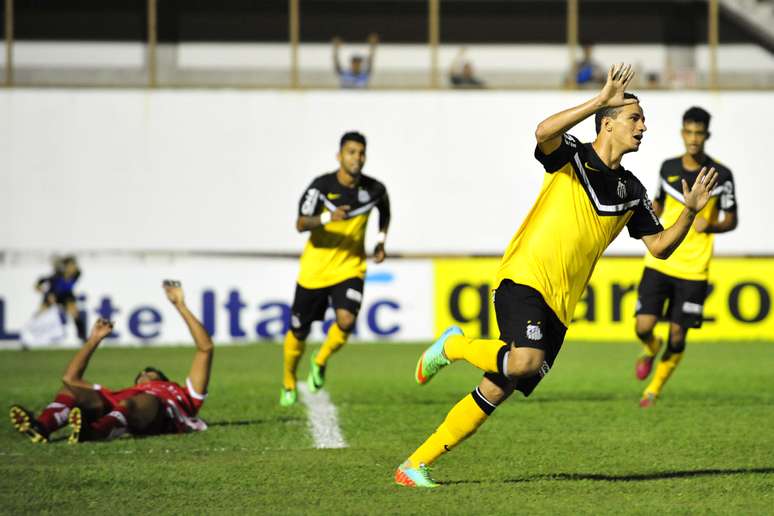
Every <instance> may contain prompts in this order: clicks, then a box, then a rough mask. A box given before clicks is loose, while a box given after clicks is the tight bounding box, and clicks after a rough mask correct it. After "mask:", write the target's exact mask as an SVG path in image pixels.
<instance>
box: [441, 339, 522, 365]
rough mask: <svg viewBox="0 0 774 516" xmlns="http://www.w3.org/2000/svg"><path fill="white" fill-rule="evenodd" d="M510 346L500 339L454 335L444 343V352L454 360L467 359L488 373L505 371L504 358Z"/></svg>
mask: <svg viewBox="0 0 774 516" xmlns="http://www.w3.org/2000/svg"><path fill="white" fill-rule="evenodd" d="M509 348H510V346H508V345H506V344H504V343H503V341H501V340H498V339H471V338H468V337H465V336H463V335H452V336H451V337H449V338H448V339H446V342H444V345H443V354H444V355H446V358H448V359H449V360H451V361H452V362H453V361H455V360H465V361H467V362H469V363H470V364H473V365H474V366H476V367H478V368H479V369H481V370H482V371H485V372H487V373H503V370H502V368H503V359H504V355H505V353H506V352H507V351H508V349H509Z"/></svg>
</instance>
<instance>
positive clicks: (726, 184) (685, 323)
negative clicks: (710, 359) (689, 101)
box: [635, 107, 738, 408]
mask: <svg viewBox="0 0 774 516" xmlns="http://www.w3.org/2000/svg"><path fill="white" fill-rule="evenodd" d="M709 123H710V114H709V113H708V112H707V111H705V110H703V109H702V108H699V107H692V108H690V109H689V110H688V111H686V112H685V114H684V115H683V129H682V137H683V143H684V144H685V153H683V155H682V156H678V157H676V158H672V159H668V160H666V161H664V163H663V164H662V165H661V173H660V177H659V179H660V182H659V186H658V190H657V191H656V198H655V199H654V200H653V210H654V211H655V212H656V214H657V215H659V216H660V217H661V219H662V220H663V222H664V223H665V224H672V223H674V221H675V220H677V218H678V217H679V216H680V213H681V212H682V210H683V207H684V206H685V199H684V198H683V194H682V192H681V190H682V189H681V188H680V184H681V182H682V181H683V180H685V181H688V182H689V183H691V182H693V181H694V180H695V178H696V176H697V174H698V173H699V171H700V169H701V168H702V167H713V168H715V169H716V170H717V172H718V181H717V184H718V186H717V187H715V189H714V190H713V191H712V192H711V195H712V197H711V198H710V200H709V202H708V203H707V205H706V206H705V207H704V209H703V210H701V212H699V214H698V215H697V216H696V220H695V221H694V223H693V227H692V228H691V229H690V231H688V235H687V236H686V237H685V241H683V243H682V244H681V245H680V247H679V248H678V249H677V250H676V251H675V252H674V253H672V256H670V257H669V259H667V260H654V259H653V258H652V257H651V256H645V270H644V271H643V273H642V280H641V281H640V286H639V289H638V300H637V323H636V332H637V337H639V339H640V341H642V344H643V346H644V351H643V354H642V355H641V356H640V358H638V359H637V363H636V365H635V374H636V375H637V378H638V379H640V380H644V379H646V378H647V377H648V375H649V374H650V372H651V369H652V367H653V362H654V360H655V358H656V355H657V354H658V352H659V351H660V350H661V348H662V346H663V342H662V340H661V339H660V338H657V337H655V336H654V335H653V328H654V327H655V326H656V323H657V322H658V319H659V317H661V316H662V315H664V305H665V304H666V302H667V301H668V302H669V305H668V306H667V312H666V316H667V317H668V319H669V321H670V323H669V338H668V340H667V346H666V349H665V350H664V353H663V354H662V355H661V360H659V362H658V366H657V367H656V372H655V374H654V375H653V379H652V380H651V382H650V384H649V385H648V386H647V387H646V388H645V391H644V392H643V393H642V398H641V399H640V406H641V407H643V408H647V407H650V406H651V405H653V403H654V402H655V401H656V398H658V396H659V395H660V394H661V390H662V389H663V388H664V384H665V383H666V381H667V380H668V379H669V377H670V376H671V375H672V372H673V371H674V370H675V368H676V367H677V364H679V363H680V360H681V359H682V358H683V352H684V351H685V338H686V335H687V334H688V329H689V328H700V327H701V324H702V312H703V309H704V300H705V299H706V298H707V277H708V274H709V263H710V260H711V259H712V248H713V243H714V239H715V237H714V234H715V233H725V232H727V231H732V230H733V229H735V228H736V226H737V222H738V218H737V215H736V205H737V204H736V196H735V191H734V177H733V175H732V174H731V170H729V169H728V168H726V167H724V166H723V165H721V164H719V163H717V162H716V161H715V160H714V159H712V158H710V157H709V156H707V155H706V154H705V153H704V144H705V143H706V141H707V140H708V139H709V136H710V133H709Z"/></svg>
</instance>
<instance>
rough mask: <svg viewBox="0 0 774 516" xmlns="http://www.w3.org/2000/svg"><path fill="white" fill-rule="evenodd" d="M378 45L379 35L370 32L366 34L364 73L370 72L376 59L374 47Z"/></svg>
mask: <svg viewBox="0 0 774 516" xmlns="http://www.w3.org/2000/svg"><path fill="white" fill-rule="evenodd" d="M378 46H379V35H378V34H377V33H375V32H372V33H371V34H369V35H368V61H367V62H366V73H369V74H370V73H371V70H373V66H374V60H375V59H376V47H378Z"/></svg>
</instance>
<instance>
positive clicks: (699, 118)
mask: <svg viewBox="0 0 774 516" xmlns="http://www.w3.org/2000/svg"><path fill="white" fill-rule="evenodd" d="M710 118H712V115H710V114H709V113H708V112H707V111H706V110H705V109H702V108H700V107H697V106H693V107H692V108H690V109H688V111H686V112H685V113H683V123H686V122H696V123H699V124H704V129H705V130H708V129H709V123H710Z"/></svg>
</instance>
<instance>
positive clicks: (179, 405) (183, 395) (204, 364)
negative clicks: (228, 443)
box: [11, 280, 213, 444]
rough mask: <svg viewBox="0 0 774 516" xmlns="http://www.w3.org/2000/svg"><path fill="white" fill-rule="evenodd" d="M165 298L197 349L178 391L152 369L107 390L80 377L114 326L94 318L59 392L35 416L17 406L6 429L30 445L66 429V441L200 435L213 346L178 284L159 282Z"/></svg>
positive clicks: (172, 384) (202, 426)
mask: <svg viewBox="0 0 774 516" xmlns="http://www.w3.org/2000/svg"><path fill="white" fill-rule="evenodd" d="M164 291H165V292H166V295H167V298H168V299H169V300H170V302H172V304H173V305H174V307H175V308H176V309H177V311H178V313H180V315H181V317H182V318H183V320H184V321H185V323H186V325H187V326H188V330H189V331H190V332H191V336H192V337H193V339H194V343H195V344H196V352H195V354H194V358H193V363H192V364H191V371H190V372H189V373H188V378H187V379H186V386H185V387H183V386H181V385H178V384H177V383H174V382H171V381H169V379H168V378H167V377H166V376H165V375H164V373H162V372H161V371H159V370H158V369H156V368H153V367H146V368H145V369H143V370H142V371H140V372H139V373H137V376H136V377H135V379H134V386H132V387H129V388H126V389H121V390H116V391H113V390H110V389H107V388H105V387H103V386H101V385H99V384H92V383H89V382H88V381H86V380H85V379H84V378H83V375H84V373H85V371H86V368H87V367H88V365H89V360H90V359H91V355H92V354H93V353H94V351H96V349H97V347H98V346H99V345H100V343H101V342H102V340H103V339H104V338H105V337H107V336H108V335H110V332H111V331H112V330H113V323H112V322H110V321H108V320H106V319H98V320H97V322H96V323H95V324H94V327H93V328H92V330H91V335H89V338H88V339H87V341H86V343H85V344H84V345H83V347H82V348H81V349H80V350H79V351H78V353H76V354H75V357H73V359H72V360H71V361H70V363H69V365H68V366H67V369H66V370H65V373H64V377H63V378H62V382H63V384H64V385H63V387H62V389H61V390H60V391H59V392H58V393H57V395H56V398H54V401H53V402H52V403H50V404H49V405H48V406H47V407H46V408H45V409H44V410H43V412H41V413H40V415H39V416H38V417H37V418H35V417H33V415H32V414H31V413H30V412H29V411H28V410H26V409H24V408H23V407H21V406H19V405H13V406H12V407H11V424H12V425H13V426H14V428H16V430H18V431H19V432H20V433H22V434H24V435H26V436H27V437H29V438H30V440H31V441H32V442H33V443H46V442H48V441H49V437H50V435H51V434H52V433H53V432H55V431H57V430H59V429H60V428H63V427H64V426H66V425H68V423H69V426H70V429H71V432H70V436H69V437H68V441H69V442H70V443H71V444H74V443H78V442H81V441H98V440H110V439H113V438H116V437H120V436H121V435H123V434H124V433H126V432H129V433H131V434H134V435H157V434H165V433H185V432H193V431H200V430H205V429H206V428H207V425H206V423H205V422H204V421H202V420H201V419H199V418H198V417H197V414H198V413H199V409H200V408H201V406H202V404H203V403H204V399H205V397H206V393H207V385H208V384H209V381H210V370H211V368H212V353H213V344H212V340H211V339H210V336H209V335H208V334H207V331H206V330H205V329H204V327H203V326H202V325H201V323H200V322H199V320H198V319H196V316H194V315H193V314H192V313H191V311H190V310H189V309H188V307H187V306H186V304H185V301H184V299H183V290H182V288H181V287H180V282H179V281H170V280H167V281H164Z"/></svg>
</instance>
